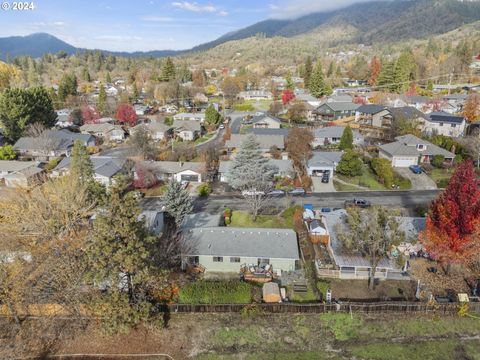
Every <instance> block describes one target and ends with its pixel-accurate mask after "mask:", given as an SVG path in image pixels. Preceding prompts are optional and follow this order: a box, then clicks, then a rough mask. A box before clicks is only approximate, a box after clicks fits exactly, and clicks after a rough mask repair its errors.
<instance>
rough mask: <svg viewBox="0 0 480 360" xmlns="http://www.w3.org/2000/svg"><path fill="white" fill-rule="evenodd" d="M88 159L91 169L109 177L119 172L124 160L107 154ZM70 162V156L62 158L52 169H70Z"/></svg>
mask: <svg viewBox="0 0 480 360" xmlns="http://www.w3.org/2000/svg"><path fill="white" fill-rule="evenodd" d="M90 160H91V162H92V165H93V171H94V172H95V173H96V174H98V175H101V176H105V177H108V178H111V177H112V176H114V175H116V174H117V173H119V172H120V171H121V170H122V169H123V166H124V164H125V162H126V160H125V159H122V158H112V157H109V156H91V157H90ZM71 162H72V158H71V157H66V158H63V159H62V161H60V163H59V164H58V165H57V166H56V167H55V169H54V171H62V170H66V169H70V164H71Z"/></svg>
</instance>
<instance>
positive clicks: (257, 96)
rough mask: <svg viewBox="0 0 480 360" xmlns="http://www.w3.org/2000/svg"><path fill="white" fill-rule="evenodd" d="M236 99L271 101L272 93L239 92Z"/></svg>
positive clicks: (256, 91) (257, 91)
mask: <svg viewBox="0 0 480 360" xmlns="http://www.w3.org/2000/svg"><path fill="white" fill-rule="evenodd" d="M237 97H238V98H239V99H243V100H272V99H273V95H272V93H271V92H270V91H266V90H248V91H241V92H240V93H239V94H238V96H237Z"/></svg>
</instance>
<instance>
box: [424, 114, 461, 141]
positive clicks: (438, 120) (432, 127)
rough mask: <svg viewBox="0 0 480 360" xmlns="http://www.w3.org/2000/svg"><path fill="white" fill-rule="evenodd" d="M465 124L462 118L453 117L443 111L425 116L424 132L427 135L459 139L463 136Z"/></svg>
mask: <svg viewBox="0 0 480 360" xmlns="http://www.w3.org/2000/svg"><path fill="white" fill-rule="evenodd" d="M466 127H467V122H466V120H465V118H464V117H463V116H455V115H451V114H448V113H446V112H443V111H436V112H432V113H430V114H428V115H427V117H426V120H425V125H424V132H425V133H426V134H429V135H435V134H437V135H444V136H450V137H460V136H463V135H464V134H465V130H466Z"/></svg>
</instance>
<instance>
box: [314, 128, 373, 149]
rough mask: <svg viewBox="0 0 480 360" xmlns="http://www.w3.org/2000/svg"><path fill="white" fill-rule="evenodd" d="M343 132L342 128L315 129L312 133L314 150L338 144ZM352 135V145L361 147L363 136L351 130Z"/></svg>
mask: <svg viewBox="0 0 480 360" xmlns="http://www.w3.org/2000/svg"><path fill="white" fill-rule="evenodd" d="M344 130H345V127H344V126H327V127H324V128H318V129H315V130H314V132H313V136H314V140H313V143H312V146H313V147H314V148H315V147H318V146H325V145H330V144H333V145H335V144H339V143H340V139H341V138H342V135H343V131H344ZM352 133H353V144H354V145H362V144H363V141H364V139H363V135H361V134H360V133H359V132H358V131H357V130H352Z"/></svg>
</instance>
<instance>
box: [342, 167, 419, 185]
mask: <svg viewBox="0 0 480 360" xmlns="http://www.w3.org/2000/svg"><path fill="white" fill-rule="evenodd" d="M336 176H337V177H338V178H339V179H340V180H343V181H345V182H347V183H350V184H354V185H358V186H362V187H365V188H368V189H369V190H391V189H389V188H387V187H385V185H383V184H382V183H380V182H379V181H378V180H377V176H376V175H375V174H374V173H373V171H372V169H370V167H369V166H368V165H364V166H363V173H362V175H359V176H353V177H349V176H345V175H341V174H338V173H337V174H336ZM394 182H395V184H396V185H398V186H399V189H400V190H408V189H410V188H411V187H412V184H411V182H410V180H408V179H405V178H403V177H400V176H399V175H397V174H395V180H394ZM334 186H335V189H336V190H338V191H361V189H359V188H356V187H354V186H351V187H350V186H348V185H346V184H340V183H339V182H338V181H337V182H336V183H334Z"/></svg>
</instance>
